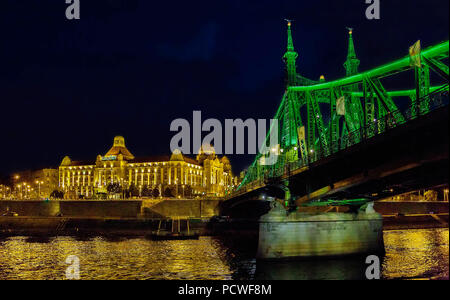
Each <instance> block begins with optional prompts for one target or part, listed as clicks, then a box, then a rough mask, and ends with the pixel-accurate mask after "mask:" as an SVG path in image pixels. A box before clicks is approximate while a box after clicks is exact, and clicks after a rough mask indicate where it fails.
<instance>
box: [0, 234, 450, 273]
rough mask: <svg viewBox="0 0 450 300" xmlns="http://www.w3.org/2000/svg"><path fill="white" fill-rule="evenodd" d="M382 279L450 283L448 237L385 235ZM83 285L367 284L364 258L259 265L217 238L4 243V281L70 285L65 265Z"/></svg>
mask: <svg viewBox="0 0 450 300" xmlns="http://www.w3.org/2000/svg"><path fill="white" fill-rule="evenodd" d="M384 241H385V248H386V255H385V257H383V258H381V269H382V271H381V273H382V278H383V279H427V278H438V279H448V278H449V230H448V228H443V229H442V228H440V229H412V230H392V231H385V232H384ZM69 255H76V256H77V257H78V258H79V260H80V276H81V279H213V280H214V279H364V274H365V269H366V267H367V265H366V264H365V258H363V257H360V258H350V259H348V258H347V259H333V260H329V259H321V260H315V261H295V262H294V261H288V262H270V263H269V262H260V261H258V262H257V261H256V259H254V257H252V256H251V255H249V254H243V253H239V252H236V251H235V250H234V249H230V248H229V247H227V246H224V243H222V241H221V240H220V239H218V238H214V237H201V238H200V240H190V241H189V240H188V241H151V240H147V239H144V238H129V239H128V238H121V239H107V238H104V237H93V238H88V239H81V238H77V237H55V238H49V239H42V238H40V239H37V238H30V237H8V238H3V239H0V279H65V272H66V268H67V267H68V264H66V262H65V261H66V258H67V257H68V256H69Z"/></svg>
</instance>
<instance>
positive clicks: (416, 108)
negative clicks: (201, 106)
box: [230, 84, 449, 198]
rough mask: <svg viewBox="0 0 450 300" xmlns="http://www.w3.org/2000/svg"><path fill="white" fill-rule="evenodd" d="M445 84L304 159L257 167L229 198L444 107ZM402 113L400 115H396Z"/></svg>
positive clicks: (253, 168)
mask: <svg viewBox="0 0 450 300" xmlns="http://www.w3.org/2000/svg"><path fill="white" fill-rule="evenodd" d="M448 88H449V87H448V84H447V85H445V86H443V87H441V88H439V89H437V90H435V91H434V92H432V93H430V94H428V95H426V96H424V97H422V98H420V99H418V100H417V101H415V102H414V103H413V104H412V105H410V106H408V107H407V108H406V110H404V111H403V112H402V111H401V110H400V109H399V110H396V111H391V112H389V113H387V114H386V115H385V116H384V117H382V118H379V119H375V120H373V122H370V123H368V124H367V125H365V126H364V127H360V128H358V129H357V130H354V131H351V132H349V133H347V134H346V135H344V136H341V137H340V138H339V139H338V140H337V141H332V142H331V143H330V144H329V145H328V147H327V149H323V148H319V149H317V150H315V149H313V150H312V151H310V152H309V153H308V154H309V155H308V161H305V160H300V159H299V160H297V161H294V162H288V163H284V164H280V163H277V164H276V165H274V166H272V167H268V166H264V167H260V168H262V169H265V170H260V171H259V172H260V173H262V174H260V175H258V176H256V177H257V179H256V180H253V181H251V182H249V183H248V184H245V185H244V186H241V187H240V188H239V189H238V190H237V191H236V192H235V193H232V194H231V195H230V198H232V197H236V196H238V195H241V194H244V193H246V192H249V191H252V190H255V189H257V188H259V187H262V186H265V185H266V184H267V183H268V182H269V181H270V180H274V179H280V178H282V177H289V176H290V175H291V174H292V172H294V171H296V170H299V169H301V168H307V167H309V165H310V164H312V163H315V162H317V161H319V160H322V159H324V158H327V157H329V156H331V155H334V154H336V153H338V152H340V151H343V150H345V149H347V148H349V147H351V146H353V145H356V144H359V143H361V142H362V141H367V140H370V139H372V138H374V137H376V136H379V135H381V134H384V133H385V132H387V131H389V130H391V129H393V128H396V127H397V126H399V125H402V124H405V123H407V122H409V121H411V120H415V119H417V118H419V117H423V116H425V115H427V114H429V113H430V112H432V111H434V110H436V109H438V108H441V107H444V106H447V105H448V102H449V95H448ZM400 115H402V116H403V118H398V116H400ZM248 172H258V170H257V169H256V168H255V167H251V168H250V169H249V170H248Z"/></svg>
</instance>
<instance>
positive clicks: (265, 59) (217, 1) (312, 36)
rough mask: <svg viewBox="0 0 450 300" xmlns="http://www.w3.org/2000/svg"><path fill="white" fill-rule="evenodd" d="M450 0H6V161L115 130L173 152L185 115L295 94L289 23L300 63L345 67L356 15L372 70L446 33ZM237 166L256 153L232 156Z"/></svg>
mask: <svg viewBox="0 0 450 300" xmlns="http://www.w3.org/2000/svg"><path fill="white" fill-rule="evenodd" d="M448 6H449V1H448V0H428V1H425V0H424V1H412V0H410V1H397V0H395V1H394V0H381V20H375V21H374V20H372V21H369V20H367V19H366V18H365V9H366V7H367V5H366V4H365V1H364V0H345V1H335V0H333V1H332V0H330V1H323V0H316V1H301V0H296V1H274V0H272V1H233V0H214V1H159V2H156V1H148V0H95V1H94V0H81V20H75V21H69V20H67V19H66V18H65V8H66V4H65V1H64V0H39V1H38V0H22V1H17V0H2V1H1V2H0V99H1V100H0V101H1V108H0V112H1V117H0V127H1V129H2V143H1V147H0V149H1V150H0V174H4V175H6V174H9V173H11V172H14V171H16V170H22V169H29V168H40V167H46V166H54V167H56V166H58V165H59V163H60V161H61V160H62V158H63V157H64V156H65V155H69V156H71V157H72V158H73V159H92V160H94V159H95V157H96V155H98V154H104V153H105V152H106V151H107V150H108V148H109V147H110V145H111V143H112V139H113V137H114V136H115V135H117V134H121V135H123V136H124V137H125V139H126V143H127V146H128V148H129V149H130V151H131V152H132V153H133V154H135V155H136V156H140V155H152V154H166V153H168V152H169V141H170V139H171V137H172V136H173V133H171V132H170V131H169V125H170V122H171V121H172V120H173V119H175V118H180V117H182V118H187V119H188V120H191V119H192V111H193V110H201V111H202V113H203V118H204V119H206V118H210V117H213V118H218V119H221V120H223V119H225V118H243V119H247V118H270V117H272V116H273V114H274V113H275V111H276V108H277V106H278V104H279V101H280V97H281V95H282V93H283V72H284V70H283V67H284V66H283V63H282V60H281V57H282V55H283V53H284V51H285V44H286V24H285V22H284V21H283V19H284V18H290V19H294V20H295V22H294V25H293V35H294V43H295V47H296V50H297V51H298V52H299V59H298V62H297V64H298V71H299V72H300V73H301V74H302V75H304V76H307V77H310V78H313V79H317V78H318V77H319V75H321V74H324V75H325V76H326V78H327V79H335V78H339V77H341V76H343V75H344V69H343V67H342V63H343V62H344V61H345V57H346V51H347V31H346V29H345V27H346V26H351V27H354V28H355V30H354V38H355V44H356V51H357V55H358V57H359V59H360V60H361V67H360V69H361V70H365V69H369V68H371V67H374V66H377V65H379V64H382V63H385V62H388V61H390V60H392V59H396V58H399V57H401V56H404V55H406V54H407V49H408V47H409V46H410V45H411V44H413V43H414V42H415V41H416V40H418V39H421V40H422V44H423V45H424V46H428V45H432V44H435V43H437V42H440V41H443V40H447V39H448V35H449V29H448V26H449V24H448V23H449V21H448V19H449V15H448V9H449V7H448ZM231 161H232V164H233V165H234V167H235V170H236V171H240V169H242V168H243V167H246V165H247V164H249V163H250V162H251V157H237V156H235V157H231Z"/></svg>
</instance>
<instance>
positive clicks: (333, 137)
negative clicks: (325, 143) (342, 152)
mask: <svg viewBox="0 0 450 300" xmlns="http://www.w3.org/2000/svg"><path fill="white" fill-rule="evenodd" d="M340 95H341V91H340V90H338V89H337V88H331V89H330V122H329V128H330V130H329V132H330V142H331V145H332V149H331V151H332V153H336V152H337V151H338V150H339V145H338V141H339V119H340V118H339V117H340V116H339V115H337V114H336V101H337V99H338V98H339V97H340Z"/></svg>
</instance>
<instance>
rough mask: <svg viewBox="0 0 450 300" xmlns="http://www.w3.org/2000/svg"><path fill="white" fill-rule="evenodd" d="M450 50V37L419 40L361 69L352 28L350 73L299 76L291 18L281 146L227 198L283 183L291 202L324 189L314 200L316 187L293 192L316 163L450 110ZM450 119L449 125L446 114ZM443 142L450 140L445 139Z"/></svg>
mask: <svg viewBox="0 0 450 300" xmlns="http://www.w3.org/2000/svg"><path fill="white" fill-rule="evenodd" d="M405 50H407V49H405ZM401 52H406V51H401ZM448 55H449V42H448V41H445V42H442V43H439V44H437V45H434V46H431V47H428V48H425V49H422V50H421V49H420V42H419V43H416V44H415V45H414V46H413V47H411V49H410V54H409V55H407V56H404V57H403V58H400V59H398V60H396V61H393V62H390V63H387V64H385V65H383V66H380V67H377V68H374V69H372V70H368V71H365V72H359V70H358V67H359V64H360V61H359V60H358V58H357V56H356V52H355V46H354V42H353V32H352V30H350V31H349V41H348V55H347V60H346V61H345V63H344V68H345V70H346V76H345V77H344V78H342V79H339V80H334V81H330V82H328V81H325V79H324V78H323V77H321V78H320V80H319V81H314V80H310V79H308V78H306V77H303V76H301V75H299V74H298V73H297V68H296V59H297V57H298V54H297V52H296V51H295V49H294V44H293V39H292V32H291V23H290V22H289V23H288V28H287V51H286V53H285V54H284V56H283V59H284V62H285V64H286V88H285V92H284V95H283V97H282V100H281V103H280V105H279V107H278V110H277V111H276V114H275V117H274V119H276V120H278V124H279V126H278V128H277V129H278V144H277V145H276V147H272V149H270V151H269V153H266V154H261V153H260V154H258V155H257V156H256V157H255V159H254V161H253V163H252V164H251V166H250V167H249V168H248V169H247V170H246V173H245V177H244V179H243V181H242V183H241V184H240V186H239V187H238V189H237V191H236V192H235V193H233V194H231V195H229V199H233V198H236V197H240V196H241V195H245V194H249V193H251V192H252V191H255V190H258V189H261V188H263V187H265V186H267V185H270V184H277V185H282V186H283V189H284V190H285V192H286V193H285V200H286V201H291V204H293V205H300V204H299V203H305V202H308V200H309V201H311V200H313V199H318V198H321V195H326V192H324V191H322V192H320V189H319V191H317V190H316V196H315V197H311V196H312V193H313V191H314V189H312V190H311V189H310V190H309V191H308V192H307V194H308V195H307V196H306V197H305V196H304V197H300V196H299V195H295V193H291V192H292V191H291V190H292V189H291V186H292V184H291V185H290V184H289V181H290V178H292V177H293V176H297V175H299V174H301V173H305V172H307V171H309V172H311V170H312V169H313V168H314V167H315V166H316V165H320V163H321V162H323V161H327V160H328V159H330V158H331V157H336V155H338V154H339V153H343V152H345V151H346V150H347V149H350V148H355V147H357V146H358V145H364V147H366V148H367V145H369V146H370V143H371V141H372V140H373V141H375V140H376V139H377V138H380V137H381V138H382V137H383V136H385V135H387V134H388V133H389V132H390V131H393V130H395V129H396V128H400V127H402V128H407V127H408V125H409V124H413V123H414V122H415V121H417V120H423V119H426V118H431V115H432V114H433V112H435V111H436V110H439V109H442V108H443V107H444V108H445V107H448V89H449V86H448V81H449V70H448ZM398 82H401V86H402V87H403V86H406V85H408V88H407V89H392V88H388V86H389V87H390V86H395V83H398ZM433 118H434V117H433ZM445 121H446V122H447V123H448V118H447V117H445V116H444V122H445ZM447 125H448V124H447ZM411 126H412V125H411ZM273 130H276V127H273V126H272V127H271V128H270V131H269V133H268V134H267V137H266V146H267V145H268V143H269V141H270V134H271V132H272V131H273ZM413 130H414V129H413ZM403 135H404V134H403ZM444 139H446V140H447V141H448V138H447V137H444ZM447 144H448V143H447ZM366 148H365V149H366ZM444 152H445V150H444ZM447 152H448V151H447ZM270 155H276V162H275V163H273V164H271V165H269V164H267V163H266V162H267V161H268V160H269V158H270ZM367 159H368V160H370V159H371V158H370V157H367ZM447 159H448V153H447ZM305 176H306V175H305ZM308 176H309V175H308ZM324 200H326V199H325V198H324Z"/></svg>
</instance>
